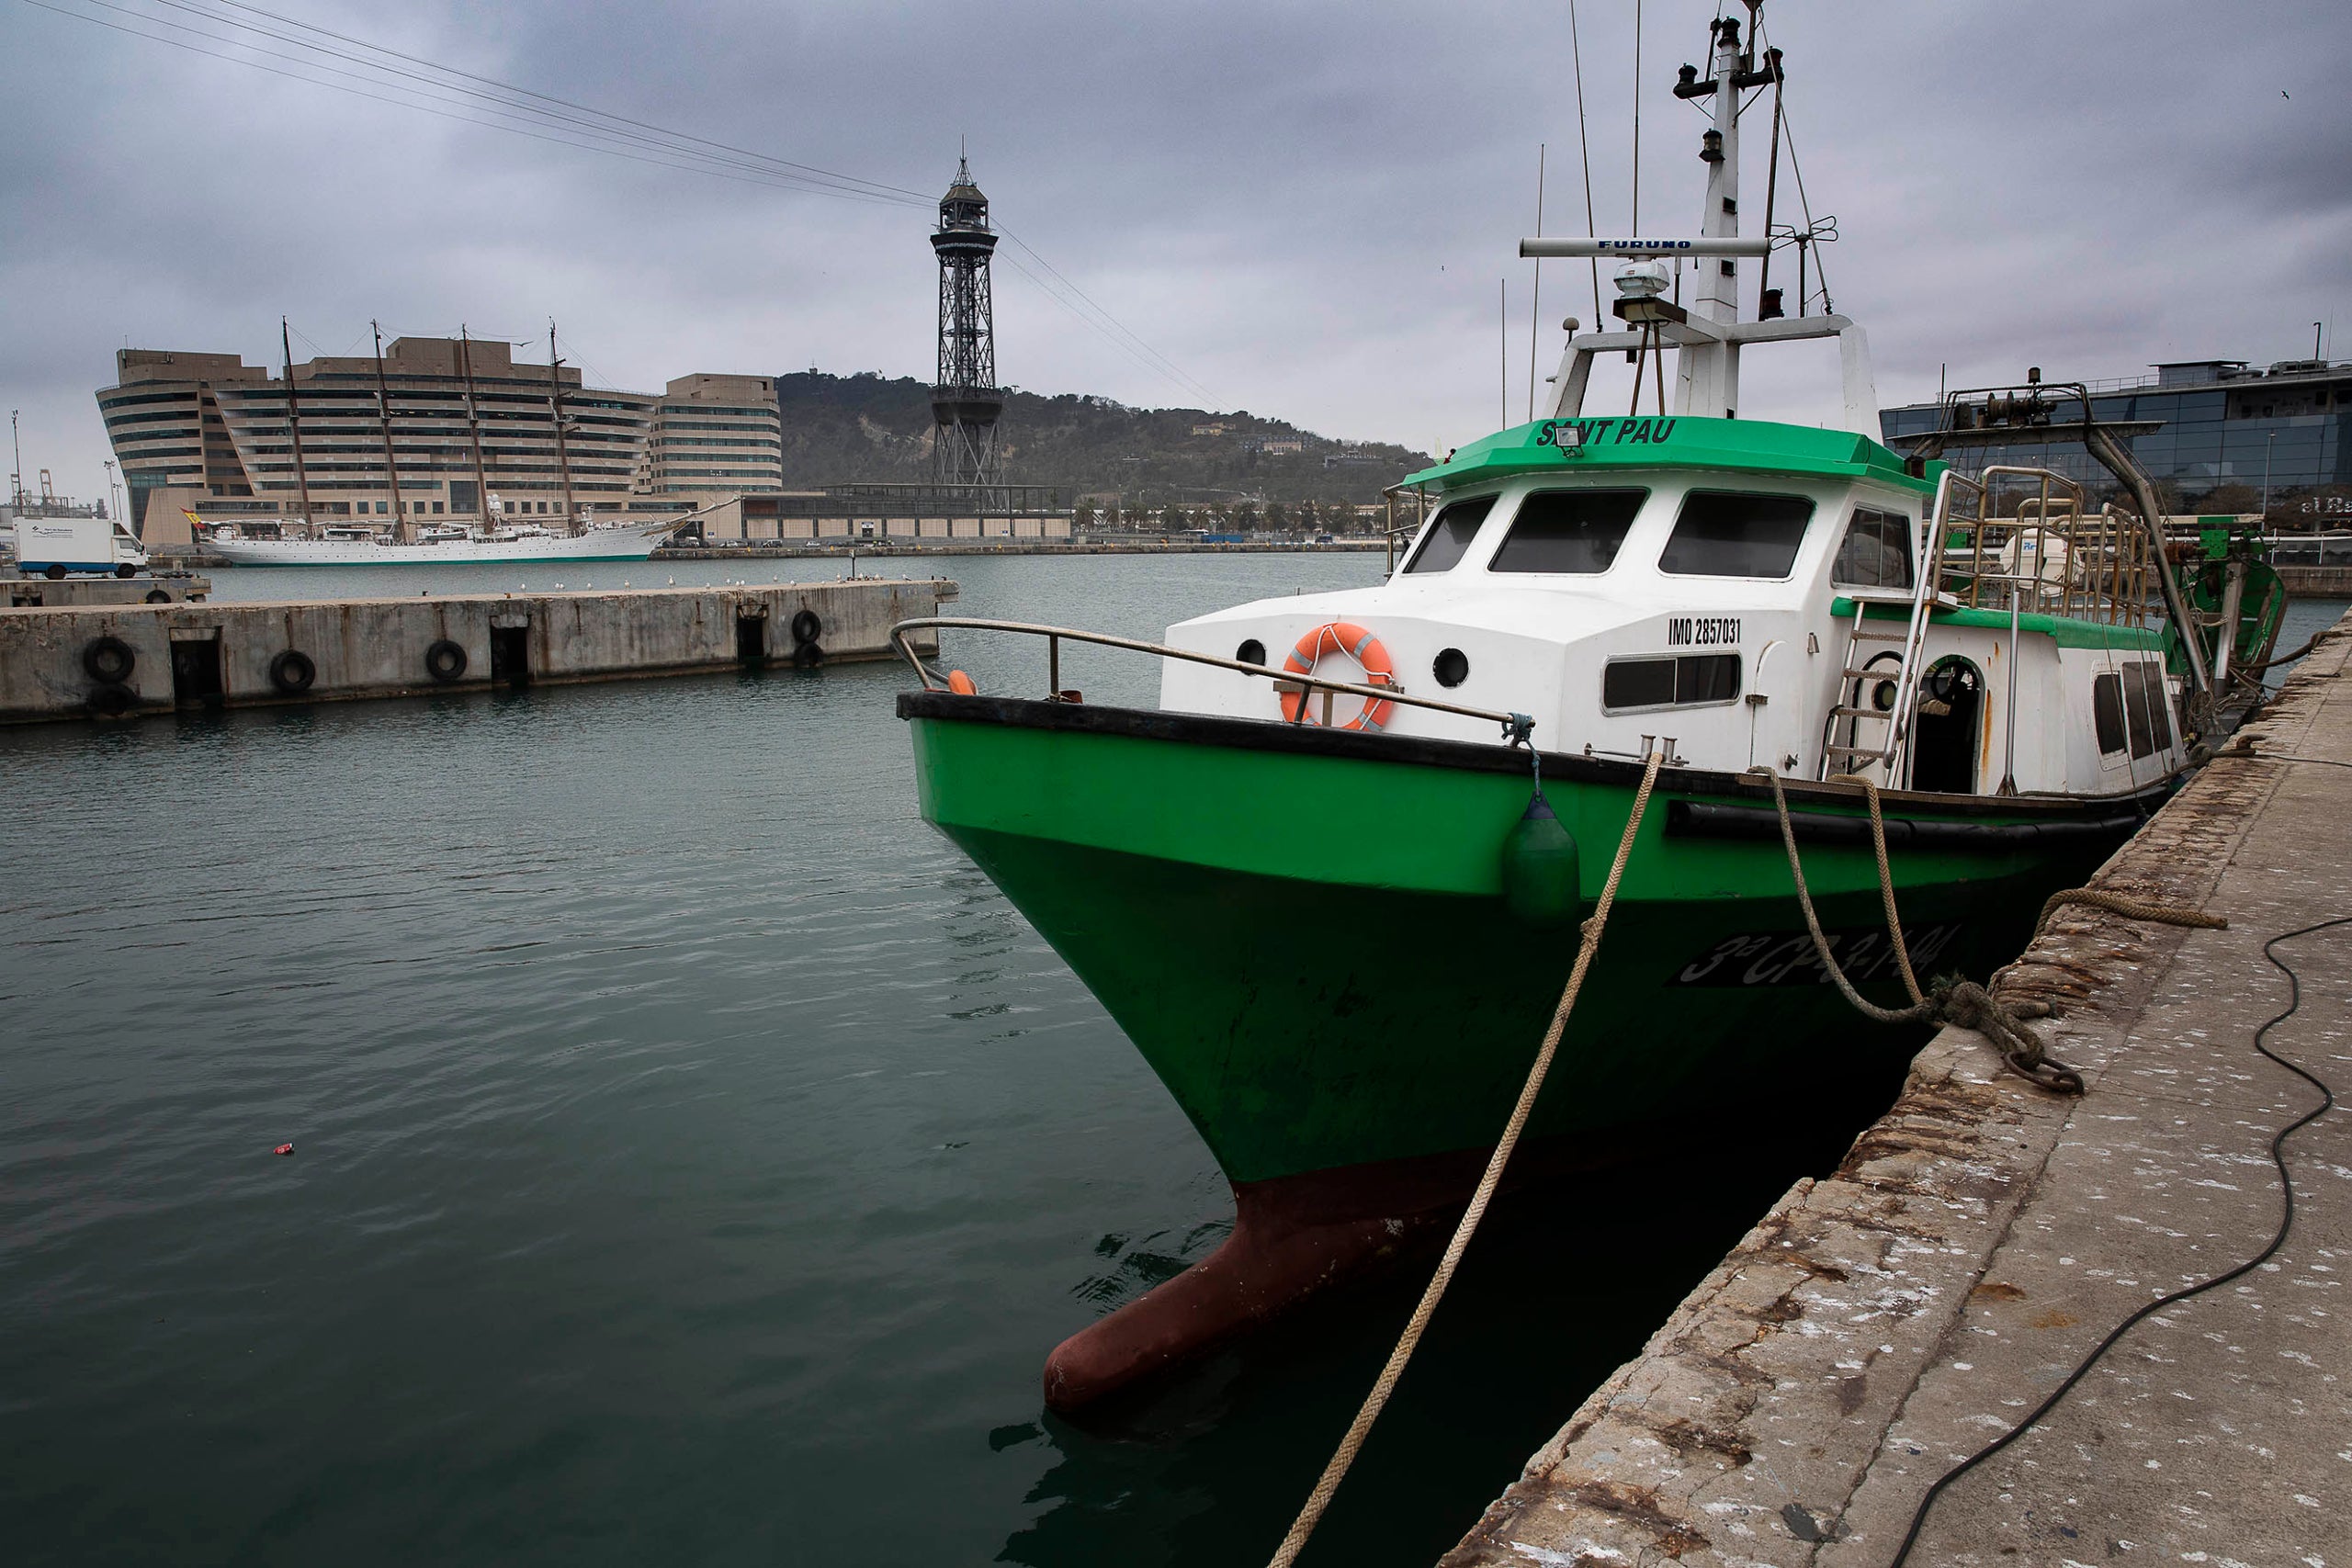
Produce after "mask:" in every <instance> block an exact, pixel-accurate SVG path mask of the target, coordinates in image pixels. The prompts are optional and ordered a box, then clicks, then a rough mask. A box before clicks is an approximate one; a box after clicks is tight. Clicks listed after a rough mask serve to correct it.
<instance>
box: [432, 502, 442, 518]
mask: <svg viewBox="0 0 2352 1568" xmlns="http://www.w3.org/2000/svg"><path fill="white" fill-rule="evenodd" d="M441 510H442V508H441V502H437V501H436V502H434V503H433V513H434V515H435V516H436V517H437V516H439V515H440V514H441Z"/></svg>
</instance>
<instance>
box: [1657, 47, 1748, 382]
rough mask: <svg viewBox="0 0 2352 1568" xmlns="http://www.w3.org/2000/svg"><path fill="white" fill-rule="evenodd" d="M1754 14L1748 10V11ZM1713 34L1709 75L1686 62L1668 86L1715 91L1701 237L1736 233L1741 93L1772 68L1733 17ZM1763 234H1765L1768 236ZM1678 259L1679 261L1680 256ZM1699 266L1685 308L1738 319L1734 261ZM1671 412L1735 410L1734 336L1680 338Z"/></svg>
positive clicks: (1705, 154) (1698, 93) (1707, 94)
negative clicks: (1744, 47)
mask: <svg viewBox="0 0 2352 1568" xmlns="http://www.w3.org/2000/svg"><path fill="white" fill-rule="evenodd" d="M1751 14H1752V13H1751ZM1709 30H1710V31H1711V32H1712V33H1713V60H1712V61H1711V64H1712V66H1713V75H1712V76H1711V77H1710V78H1709V79H1708V80H1706V81H1704V82H1701V81H1698V80H1696V79H1695V78H1696V77H1697V74H1698V73H1697V72H1696V71H1695V70H1694V69H1693V68H1692V67H1691V66H1688V65H1686V66H1684V67H1683V68H1682V79H1681V80H1680V81H1679V82H1677V83H1676V84H1675V85H1674V96H1676V97H1678V98H1685V99H1688V98H1713V100H1714V105H1713V107H1714V121H1715V122H1714V127H1713V129H1712V130H1709V131H1707V132H1706V134H1705V136H1704V137H1703V138H1702V141H1701V142H1700V148H1699V156H1700V157H1701V158H1702V159H1703V160H1705V162H1706V164H1707V195H1706V200H1705V204H1704V205H1703V206H1702V208H1701V209H1700V211H1699V233H1700V236H1701V237H1702V239H1709V240H1736V239H1737V238H1738V237H1739V95H1740V93H1741V92H1742V91H1743V90H1745V89H1747V88H1748V87H1753V86H1758V85H1762V84H1764V83H1767V82H1770V80H1771V79H1772V73H1770V71H1763V72H1759V71H1757V70H1756V69H1755V62H1754V60H1753V59H1752V58H1751V57H1750V56H1749V55H1748V54H1747V53H1744V52H1742V51H1741V49H1740V41H1739V19H1738V18H1737V17H1720V18H1718V19H1717V20H1715V21H1714V22H1713V23H1711V24H1709ZM1768 238H1769V236H1768ZM1677 265H1679V263H1678V264H1677ZM1691 265H1693V266H1695V267H1696V268H1697V269H1698V277H1697V279H1696V285H1697V286H1696V288H1694V290H1693V298H1692V299H1691V314H1692V315H1693V316H1696V317H1698V318H1699V319H1701V320H1702V321H1713V322H1715V323H1717V324H1719V325H1721V326H1725V327H1728V326H1730V325H1732V324H1733V323H1735V322H1736V321H1738V320H1739V263H1738V262H1737V261H1736V260H1735V259H1734V258H1733V257H1731V256H1728V255H1723V256H1696V257H1693V258H1692V261H1691ZM1675 382H1676V385H1675V399H1674V409H1675V412H1677V413H1683V414H1695V415H1703V416H1705V417H1708V418H1713V419H1730V418H1733V417H1734V416H1735V415H1736V413H1737V412H1738V410H1739V343H1738V340H1737V339H1736V338H1732V337H1729V336H1728V335H1726V336H1724V337H1722V338H1713V339H1711V340H1704V341H1698V342H1686V343H1685V344H1683V345H1682V352H1681V353H1679V354H1678V355H1675Z"/></svg>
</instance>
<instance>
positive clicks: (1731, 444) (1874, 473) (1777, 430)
mask: <svg viewBox="0 0 2352 1568" xmlns="http://www.w3.org/2000/svg"><path fill="white" fill-rule="evenodd" d="M1565 426H1574V427H1576V428H1577V430H1579V431H1580V432H1581V433H1582V438H1581V440H1580V441H1577V442H1575V443H1573V444H1572V445H1570V446H1566V447H1563V446H1559V445H1558V444H1557V441H1558V433H1559V431H1560V430H1561V429H1562V428H1563V427H1565ZM1629 468H1650V469H1655V468H1715V469H1727V470H1731V471H1734V472H1739V473H1757V474H1794V475H1799V476H1802V477H1804V478H1808V479H1870V480H1871V481H1873V482H1875V483H1878V484H1883V485H1886V486H1889V487H1890V488H1892V489H1895V490H1903V491H1914V492H1917V493H1918V494H1921V495H1928V494H1932V493H1934V491H1935V488H1936V480H1937V479H1938V478H1939V476H1940V475H1941V474H1942V472H1943V469H1944V468H1945V465H1944V464H1942V463H1930V464H1928V465H1927V476H1926V477H1925V478H1923V479H1915V478H1913V477H1912V476H1911V475H1910V474H1909V473H1906V472H1905V470H1904V467H1903V459H1902V458H1901V457H1898V456H1897V455H1896V454H1894V452H1891V451H1889V450H1888V449H1887V448H1886V447H1884V446H1880V445H1879V444H1878V443H1877V442H1875V441H1873V440H1871V438H1870V437H1869V436H1867V435H1857V434H1854V433H1853V432H1852V431H1849V430H1822V429H1818V428H1815V427H1814V426H1812V425H1804V424H1776V423H1772V422H1770V420H1755V419H1701V418H1696V417H1693V416H1690V415H1685V414H1672V415H1644V416H1640V417H1636V418H1630V419H1628V418H1600V419H1539V420H1537V421H1535V422H1534V423H1532V424H1521V425H1514V426H1512V427H1511V428H1510V429H1509V430H1502V431H1498V432H1496V433H1495V434H1492V435H1488V436H1484V437H1481V438H1480V439H1478V440H1476V441H1473V442H1472V443H1470V445H1468V446H1464V447H1463V448H1461V449H1460V450H1459V451H1457V452H1455V453H1454V454H1453V456H1452V457H1448V458H1447V459H1446V460H1445V461H1444V462H1442V463H1440V464H1438V465H1437V466H1436V467H1435V468H1423V469H1422V470H1421V471H1420V472H1419V473H1417V474H1412V475H1410V476H1408V477H1407V478H1406V479H1405V480H1404V481H1403V482H1404V483H1405V484H1408V485H1423V486H1427V487H1430V488H1432V489H1434V490H1436V491H1440V492H1441V493H1447V492H1451V491H1458V490H1463V489H1465V488H1467V487H1468V486H1471V485H1474V484H1477V483H1479V482H1481V481H1484V480H1489V479H1515V478H1518V477H1519V476H1521V475H1523V474H1559V473H1572V472H1575V471H1576V470H1577V469H1588V470H1589V469H1606V470H1609V471H1611V472H1619V471H1623V470H1625V469H1629Z"/></svg>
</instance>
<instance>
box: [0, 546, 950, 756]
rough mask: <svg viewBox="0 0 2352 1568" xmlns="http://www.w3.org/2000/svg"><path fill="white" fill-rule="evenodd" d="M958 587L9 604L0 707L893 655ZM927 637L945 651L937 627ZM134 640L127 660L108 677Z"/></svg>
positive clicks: (74, 709)
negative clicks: (294, 682) (903, 625)
mask: <svg viewBox="0 0 2352 1568" xmlns="http://www.w3.org/2000/svg"><path fill="white" fill-rule="evenodd" d="M955 598H956V584H955V583H954V582H953V581H947V580H945V579H936V580H923V579H918V580H888V579H876V578H855V579H851V580H848V581H823V582H803V583H777V584H769V585H761V586H745V587H677V588H629V589H616V590H612V591H600V590H584V591H579V592H546V593H533V592H517V593H471V594H448V595H442V594H434V595H429V596H428V595H419V596H417V597H414V598H401V599H394V598H379V599H338V600H306V601H282V602H257V603H233V604H222V603H219V602H211V603H185V604H124V605H107V606H87V607H78V608H62V609H61V608H51V607H46V606H44V607H28V608H0V724H21V723H32V722H38V721H41V720H55V719H72V718H87V717H91V716H101V717H107V718H120V717H130V716H139V715H143V714H155V713H170V712H172V711H174V710H175V708H182V707H250V706H259V705H272V704H284V703H296V702H335V701H351V700H357V699H366V698H384V697H409V696H420V695H424V694H432V693H449V692H467V691H483V690H488V689H490V688H491V687H492V686H498V685H510V684H519V683H526V682H527V683H532V684H540V683H546V684H563V683H574V682H590V681H617V680H632V679H638V678H641V677H647V676H659V675H683V674H694V673H703V672H709V671H721V670H732V669H741V668H743V667H745V666H746V665H755V666H768V665H788V664H793V663H795V662H803V663H814V662H832V661H838V660H876V659H888V658H893V657H896V649H894V648H893V647H892V645H891V642H890V628H891V626H894V625H896V624H897V623H898V622H899V621H902V620H909V619H914V618H918V617H922V616H928V615H937V614H938V613H939V608H940V606H941V605H942V604H945V603H947V602H949V601H952V600H953V599H955ZM803 617H813V618H814V619H813V622H812V621H810V620H809V619H804V618H803ZM796 628H797V631H798V632H809V631H813V633H814V635H813V636H812V637H801V636H798V635H797V631H796ZM109 642H110V643H111V645H112V646H111V647H102V646H101V645H102V644H106V643H109ZM445 645H446V646H454V648H455V649H457V650H458V655H461V656H462V657H453V656H452V655H450V654H449V653H447V651H446V648H445ZM917 646H918V647H919V648H920V649H922V650H923V651H926V652H928V651H935V649H936V634H935V633H933V634H931V635H930V637H929V638H928V639H925V638H921V637H919V638H918V639H917ZM436 649H444V651H441V652H438V653H437V654H436V652H435V650H436ZM125 652H127V654H128V662H129V666H130V667H129V669H128V671H122V672H120V673H119V675H118V676H117V677H116V678H112V679H109V678H107V673H108V671H110V670H115V669H119V663H120V661H121V658H122V655H123V653H125ZM289 653H291V654H298V655H300V658H301V660H304V661H307V663H308V666H309V671H308V680H307V682H300V683H299V689H293V690H289V689H288V685H287V678H288V677H289V676H292V677H296V678H297V679H298V681H299V677H300V675H301V674H302V669H301V665H300V663H299V662H295V661H289V660H285V658H284V656H285V655H288V654H289ZM109 658H111V659H113V660H115V663H114V664H111V665H110V664H109V663H108V662H107V660H108V659H109ZM453 665H454V666H455V669H454V671H453V670H452V666H453Z"/></svg>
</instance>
